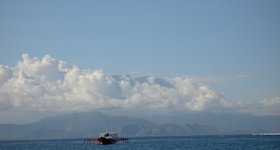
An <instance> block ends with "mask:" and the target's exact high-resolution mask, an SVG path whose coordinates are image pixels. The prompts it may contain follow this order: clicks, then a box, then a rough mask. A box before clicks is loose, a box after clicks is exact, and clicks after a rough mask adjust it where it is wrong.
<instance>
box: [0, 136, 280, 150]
mask: <svg viewBox="0 0 280 150" xmlns="http://www.w3.org/2000/svg"><path fill="white" fill-rule="evenodd" d="M163 149H166V150H170V149H171V150H280V136H192V137H191V136H188V137H147V138H132V140H131V142H130V143H122V142H119V143H117V144H114V145H97V144H84V143H83V140H39V141H0V150H163Z"/></svg>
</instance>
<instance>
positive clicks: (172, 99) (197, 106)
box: [0, 54, 231, 112]
mask: <svg viewBox="0 0 280 150" xmlns="http://www.w3.org/2000/svg"><path fill="white" fill-rule="evenodd" d="M0 96H1V97H0V111H40V112H45V111H55V112H56V111H57V112H59V111H92V110H97V109H100V108H118V109H131V110H137V109H146V110H188V111H207V110H221V109H224V108H227V107H230V105H231V104H230V103H228V102H227V101H226V100H225V99H224V97H223V95H222V94H220V93H217V92H215V91H213V90H211V89H210V88H209V87H208V86H207V85H203V84H200V83H197V82H195V81H194V80H192V79H191V78H186V77H166V78H157V77H154V76H145V77H134V76H131V75H112V76H111V75H106V74H105V73H104V72H103V71H102V70H100V69H81V68H79V67H77V66H75V65H69V64H68V63H67V62H65V61H59V60H56V59H55V58H52V57H51V56H49V55H45V56H44V57H43V58H41V59H39V58H36V57H33V58H31V57H30V56H29V55H28V54H23V55H22V60H20V61H19V62H18V63H17V64H16V66H14V67H9V66H3V65H0Z"/></svg>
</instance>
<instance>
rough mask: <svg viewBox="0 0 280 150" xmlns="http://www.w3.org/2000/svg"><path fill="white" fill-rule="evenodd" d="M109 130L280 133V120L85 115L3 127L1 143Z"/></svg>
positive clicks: (157, 133) (156, 133) (165, 133)
mask: <svg viewBox="0 0 280 150" xmlns="http://www.w3.org/2000/svg"><path fill="white" fill-rule="evenodd" d="M151 120H152V121H151ZM106 129H109V130H112V131H114V132H118V133H119V134H120V135H122V136H185V135H225V134H253V133H271V132H272V133H273V132H275V133H276V132H278V133H279V132H280V117H275V116H273V117H272V116H267V117H263V116H254V115H247V114H218V115H217V114H212V113H207V115H205V114H204V113H193V114H181V115H173V116H172V115H171V116H164V115H163V116H154V117H153V116H152V117H150V118H148V119H147V118H146V119H141V118H133V117H127V116H114V115H108V114H104V113H101V112H83V113H72V114H63V115H57V116H51V117H45V118H42V119H41V120H39V121H37V122H33V123H28V124H23V125H17V124H0V140H26V139H30V140H33V139H69V138H86V137H93V136H97V135H98V134H99V133H100V132H104V131H106Z"/></svg>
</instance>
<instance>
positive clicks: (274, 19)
mask: <svg viewBox="0 0 280 150" xmlns="http://www.w3.org/2000/svg"><path fill="white" fill-rule="evenodd" d="M279 8H280V2H279V1H278V0H269V1H265V0H246V1H244V0H235V1H230V0H212V1H208V0H198V1H197V0H193V1H190V0H188V1H185V0H175V1H166V0H154V1H148V0H147V1H146V0H143V1H125V0H120V1H109V0H108V1H107V0H106V1H94V0H89V1H87V0H82V1H74V0H67V1H66V0H59V1H56V0H49V1H43V0H36V1H35V0H26V1H19V0H0V22H1V23H0V53H1V55H0V83H1V85H0V96H1V97H0V123H14V122H16V123H22V122H28V121H32V120H34V118H36V117H37V118H40V117H42V116H43V115H47V114H51V113H58V112H73V111H78V112H79V111H94V110H100V109H101V110H102V109H116V110H122V111H123V110H126V111H132V110H135V114H137V113H139V112H141V111H143V110H145V111H146V112H149V113H155V112H161V111H171V112H176V111H177V110H180V111H218V112H225V111H232V112H246V113H252V114H256V115H278V116H279V115H280V67H279V66H280V59H279V56H280V9H279ZM34 112H35V113H34ZM36 115H37V116H36Z"/></svg>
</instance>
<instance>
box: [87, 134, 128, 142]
mask: <svg viewBox="0 0 280 150" xmlns="http://www.w3.org/2000/svg"><path fill="white" fill-rule="evenodd" d="M119 141H123V142H130V140H129V139H128V138H120V137H118V134H117V133H114V132H103V133H100V134H99V137H98V138H86V139H84V143H87V144H90V143H98V144H102V145H108V144H115V143H117V142H119Z"/></svg>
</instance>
